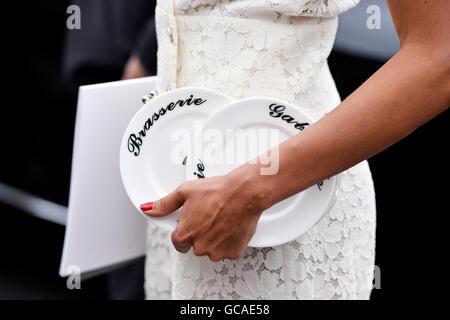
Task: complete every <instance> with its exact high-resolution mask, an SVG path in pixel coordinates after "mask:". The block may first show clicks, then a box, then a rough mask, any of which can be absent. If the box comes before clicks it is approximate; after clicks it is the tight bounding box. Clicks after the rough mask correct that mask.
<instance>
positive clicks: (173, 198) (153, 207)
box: [141, 188, 185, 217]
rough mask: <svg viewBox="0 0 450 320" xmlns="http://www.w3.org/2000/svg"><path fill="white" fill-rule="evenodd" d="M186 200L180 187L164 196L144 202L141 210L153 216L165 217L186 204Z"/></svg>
mask: <svg viewBox="0 0 450 320" xmlns="http://www.w3.org/2000/svg"><path fill="white" fill-rule="evenodd" d="M184 200H185V199H184V197H183V195H182V193H181V191H180V188H177V189H176V190H175V191H173V192H171V193H169V194H168V195H167V196H165V197H164V198H161V199H159V200H157V201H155V202H148V203H144V204H142V205H141V210H142V212H143V213H144V214H146V215H148V216H151V217H164V216H167V215H168V214H170V213H172V212H174V211H175V210H177V209H178V208H180V207H181V206H182V205H183V204H184Z"/></svg>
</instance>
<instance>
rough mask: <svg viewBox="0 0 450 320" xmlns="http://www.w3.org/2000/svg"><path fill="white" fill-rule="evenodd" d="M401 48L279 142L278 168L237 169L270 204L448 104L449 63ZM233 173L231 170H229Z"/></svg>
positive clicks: (408, 129) (349, 164) (396, 138)
mask: <svg viewBox="0 0 450 320" xmlns="http://www.w3.org/2000/svg"><path fill="white" fill-rule="evenodd" d="M424 54H426V50H422V49H421V48H415V47H412V46H411V47H404V48H403V49H402V50H401V51H400V52H399V53H398V54H397V55H396V56H395V57H394V58H392V59H391V60H390V61H389V62H388V63H387V64H386V65H385V66H383V67H382V68H381V69H380V70H379V71H378V72H377V73H375V74H374V75H373V76H372V77H371V78H370V79H369V80H367V81H366V82H365V83H364V84H363V85H362V86H361V87H360V88H359V89H358V90H356V91H355V92H354V93H353V94H352V95H351V96H349V97H348V98H347V99H346V100H345V101H343V102H342V103H341V105H339V106H338V107H337V108H335V109H334V110H333V111H332V112H331V113H330V114H329V115H327V116H325V117H324V118H323V119H321V120H320V121H318V122H317V123H316V124H314V125H312V126H311V127H309V128H308V129H307V130H305V131H303V132H302V133H300V134H298V135H297V136H295V137H293V138H291V139H289V140H287V141H285V142H284V143H282V144H281V145H280V146H279V155H280V158H279V168H280V169H279V172H278V174H276V175H272V176H263V175H260V170H259V167H258V166H255V165H246V166H243V167H241V168H238V169H237V170H236V171H237V172H236V173H238V174H239V175H242V174H244V175H248V176H251V177H252V178H251V181H252V183H256V185H258V186H259V187H258V188H259V189H260V190H259V191H260V192H261V195H262V199H263V201H264V204H263V206H264V207H268V206H271V205H273V204H274V203H276V202H279V201H281V200H283V199H285V198H287V197H289V196H291V195H293V194H295V193H298V192H300V191H302V190H304V189H306V188H308V187H310V186H311V185H313V184H315V183H317V182H319V181H321V180H323V179H325V178H328V177H330V176H333V175H335V174H337V173H339V172H341V171H343V170H346V169H348V168H350V167H352V166H353V165H355V164H357V163H359V162H361V161H362V160H365V159H367V158H369V157H371V156H373V155H374V154H376V153H378V152H380V151H382V150H384V149H386V148H387V147H389V146H390V145H392V144H394V143H395V142H397V141H399V140H400V139H402V138H404V137H405V136H407V135H408V134H409V133H411V132H412V131H413V130H415V129H416V128H418V127H419V126H421V125H422V124H423V123H425V122H427V121H428V120H430V119H432V118H433V117H434V116H436V115H437V114H439V113H441V112H443V111H444V110H446V109H447V108H448V106H449V105H450V96H449V84H448V81H449V79H448V78H449V74H448V62H447V63H446V61H445V57H442V56H439V55H437V56H436V55H432V54H430V53H428V55H429V56H428V57H427V56H424ZM232 175H233V174H232Z"/></svg>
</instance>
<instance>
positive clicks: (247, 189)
mask: <svg viewBox="0 0 450 320" xmlns="http://www.w3.org/2000/svg"><path fill="white" fill-rule="evenodd" d="M226 176H227V179H228V180H229V182H230V185H231V186H233V187H234V188H237V190H238V192H239V193H240V194H242V195H244V196H245V197H246V199H248V204H249V205H251V206H255V207H256V208H257V209H258V210H260V211H264V210H266V209H268V208H270V207H271V206H272V205H274V204H275V203H274V202H273V201H272V199H273V193H274V191H275V186H274V184H273V181H270V182H269V181H267V180H266V179H264V177H266V176H263V175H261V173H260V170H259V167H258V166H256V165H251V164H245V165H242V166H240V167H238V168H236V169H234V170H233V171H231V172H230V173H228V174H227V175H226Z"/></svg>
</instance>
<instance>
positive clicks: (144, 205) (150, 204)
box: [141, 202, 154, 212]
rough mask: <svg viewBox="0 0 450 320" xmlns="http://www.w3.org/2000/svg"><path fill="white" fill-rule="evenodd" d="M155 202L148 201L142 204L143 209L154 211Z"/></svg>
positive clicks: (144, 210)
mask: <svg viewBox="0 0 450 320" xmlns="http://www.w3.org/2000/svg"><path fill="white" fill-rule="evenodd" d="M153 204H154V202H147V203H144V204H141V210H142V211H143V212H147V211H152V209H153Z"/></svg>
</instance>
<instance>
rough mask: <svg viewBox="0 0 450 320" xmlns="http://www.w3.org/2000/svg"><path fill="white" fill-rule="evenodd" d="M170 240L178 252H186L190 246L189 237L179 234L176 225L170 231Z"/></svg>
mask: <svg viewBox="0 0 450 320" xmlns="http://www.w3.org/2000/svg"><path fill="white" fill-rule="evenodd" d="M171 240H172V244H173V246H174V248H175V250H177V251H178V252H181V253H187V252H188V251H189V250H190V249H191V247H192V242H191V239H190V237H189V236H183V235H181V234H180V232H179V231H178V227H177V228H176V229H175V231H174V232H172V235H171Z"/></svg>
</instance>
